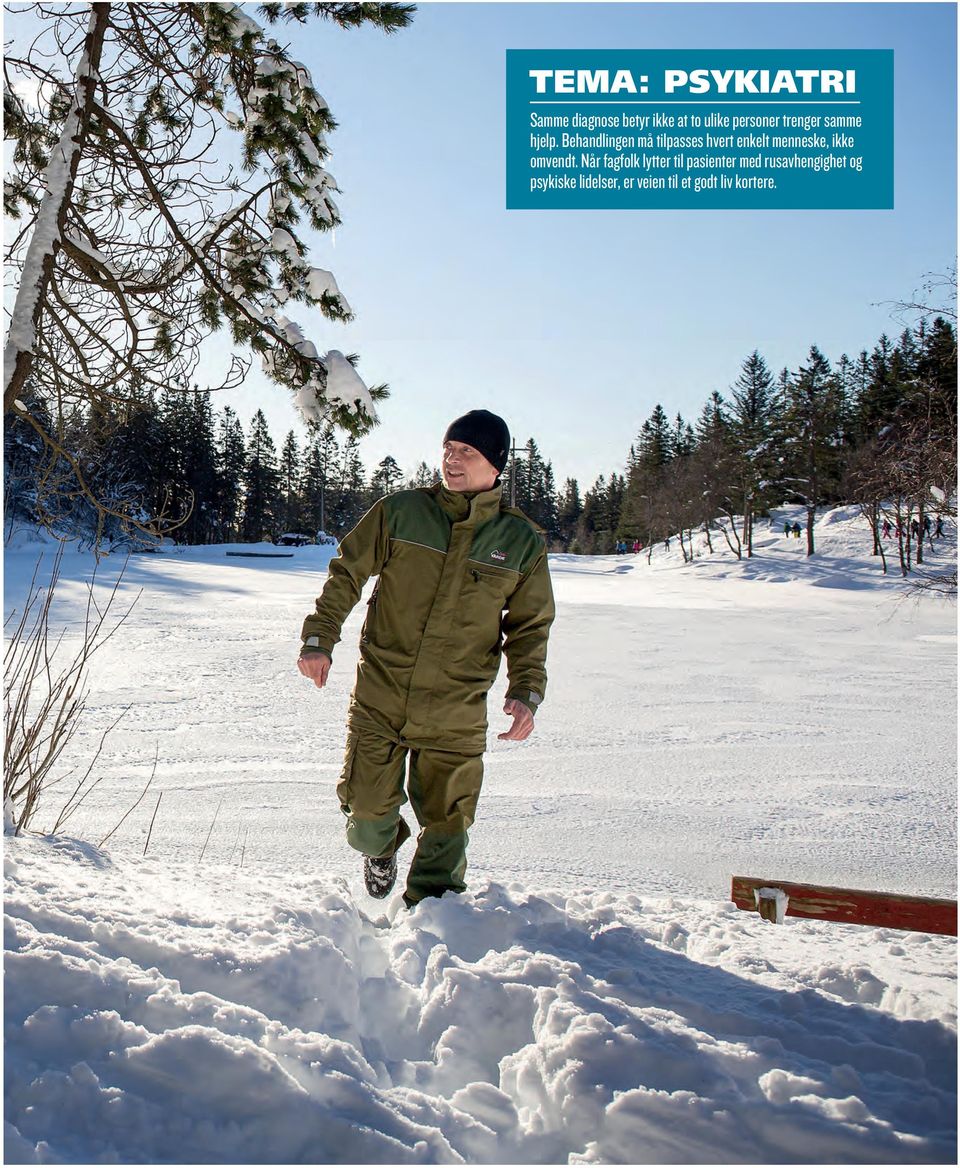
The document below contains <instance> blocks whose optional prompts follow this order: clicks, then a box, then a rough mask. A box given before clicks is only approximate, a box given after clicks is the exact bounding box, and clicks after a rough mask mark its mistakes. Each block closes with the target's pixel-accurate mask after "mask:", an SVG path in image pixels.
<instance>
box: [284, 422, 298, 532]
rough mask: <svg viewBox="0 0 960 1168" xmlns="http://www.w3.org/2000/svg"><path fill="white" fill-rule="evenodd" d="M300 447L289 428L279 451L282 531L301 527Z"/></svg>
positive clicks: (291, 530)
mask: <svg viewBox="0 0 960 1168" xmlns="http://www.w3.org/2000/svg"><path fill="white" fill-rule="evenodd" d="M300 475H301V470H300V447H299V446H298V444H297V436H296V434H294V432H293V431H292V430H291V431H290V432H289V433H288V434H287V436H286V438H285V439H284V441H283V448H282V449H281V451H280V471H279V476H280V477H279V486H280V517H279V518H280V526H281V527H282V528H283V530H284V531H290V532H298V531H300V530H301V528H302V527H303V522H302V520H301V518H300V511H301V506H300Z"/></svg>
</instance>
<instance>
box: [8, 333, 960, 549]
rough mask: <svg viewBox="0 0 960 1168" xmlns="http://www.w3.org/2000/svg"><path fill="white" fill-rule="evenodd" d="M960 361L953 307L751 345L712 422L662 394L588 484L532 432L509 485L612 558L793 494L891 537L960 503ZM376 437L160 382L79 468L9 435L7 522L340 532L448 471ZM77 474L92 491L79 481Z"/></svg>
mask: <svg viewBox="0 0 960 1168" xmlns="http://www.w3.org/2000/svg"><path fill="white" fill-rule="evenodd" d="M956 363H957V348H956V334H955V330H954V327H953V325H952V323H951V322H950V321H948V320H947V319H946V318H945V316H943V315H938V316H935V317H933V318H932V319H927V318H924V319H922V320H921V322H920V323H919V324H918V325H917V326H916V327H913V328H907V329H905V330H904V331H903V332H902V333H901V335H900V336H899V338H898V339H897V340H896V341H892V340H891V339H890V338H889V337H887V336H881V337H880V339H879V340H878V342H877V344H876V345H875V346H874V348H873V350H872V352H867V351H863V352H861V353H860V354H859V356H858V357H857V358H856V359H851V358H849V357H848V356H846V355H843V356H841V357H840V358H839V359H838V360H837V361H835V362H833V363H831V361H830V360H829V359H828V358H827V357H826V356H825V355H824V354H823V353H822V352H821V351H820V349H819V348H817V347H816V346H812V347H811V348H810V350H809V353H808V355H807V358H806V360H805V362H804V363H803V364H801V365H800V367H799V368H797V369H795V370H788V369H783V370H780V371H779V372H777V373H774V372H773V371H772V370H771V369H770V368H769V367H768V365H767V363H766V361H765V360H764V358H763V356H762V354H761V353H760V352H758V351H754V352H752V353H750V354H748V355H747V356H746V357H745V358H744V360H743V362H742V365H741V368H740V371H739V375H738V376H737V378H736V379H735V381H734V383H733V384H732V385H731V386H729V388H728V389H727V391H726V392H724V393H721V392H719V391H713V392H712V393H710V394H709V396H708V397H707V400H706V401H705V402H704V405H703V408H702V409H701V411H700V413H699V415H698V416H697V417H695V418H689V419H688V418H684V417H682V416H681V415H680V414H679V413H675V412H673V411H672V410H671V409H670V408H669V404H667V403H658V404H657V405H655V407H654V408H653V410H652V411H651V413H650V415H649V416H648V417H647V418H645V419H643V420H642V421H640V422H639V425H638V432H637V435H636V439H635V441H634V443H633V444H632V445H631V446H630V448H629V450H625V451H624V463H623V465H622V466H621V467H617V468H608V469H606V470H605V471H603V472H602V473H599V474H598V476H597V478H596V479H595V480H594V481H593V482H592V483H590V484H589V485H584V484H581V483H579V482H577V480H576V479H572V478H566V479H565V480H564V481H563V483H562V485H561V484H558V482H557V480H556V475H555V471H554V467H553V463H552V461H551V460H550V458H549V456H548V453H547V452H545V451H542V450H541V448H540V446H539V444H538V442H537V441H536V438H535V437H534V436H531V437H529V438H528V439H527V441H526V444H525V445H524V446H523V447H522V448H519V449H518V453H517V457H516V459H515V460H514V462H513V463H512V465H511V466H508V469H507V472H506V473H505V475H504V489H505V491H507V492H510V491H511V490H513V491H514V492H515V498H516V505H517V506H519V507H520V508H521V509H522V510H523V511H524V512H525V513H526V514H527V515H529V516H530V517H531V518H532V519H533V520H535V521H536V522H537V523H538V524H539V525H540V526H541V527H542V528H543V529H544V531H545V532H546V533H547V536H548V539H549V543H550V547H551V549H552V550H554V551H566V552H572V553H575V554H577V553H580V554H605V553H611V552H613V551H615V550H616V549H617V546H618V543H620V541H626V543H627V545H628V546H629V547H634V546H641V547H643V548H647V549H648V548H651V547H652V546H653V545H655V544H656V543H657V542H659V541H663V540H666V539H667V538H669V537H676V536H677V535H679V538H680V541H681V546H682V547H683V549H684V555H685V556H686V555H687V554H688V550H689V554H690V556H691V557H692V555H693V551H692V548H693V534H694V533H695V532H702V533H705V534H706V536H707V539H708V540H711V541H712V540H714V539H716V540H720V541H722V542H723V543H725V544H726V545H728V546H729V548H730V550H731V551H733V552H734V553H735V554H736V555H737V556H749V555H750V554H751V552H752V546H751V543H752V530H753V523H754V521H755V519H756V518H757V517H758V516H763V515H764V514H765V513H767V511H768V509H769V508H770V507H772V506H775V505H778V504H780V503H783V502H792V503H799V504H802V505H804V506H805V507H806V509H807V513H808V516H809V529H808V542H809V546H808V549H807V550H808V552H809V553H810V554H813V552H814V551H815V547H814V545H813V517H814V515H815V511H816V509H817V508H822V507H824V506H830V505H837V504H840V503H858V504H859V505H860V506H861V507H862V508H863V511H864V514H865V515H867V516H868V517H869V518H871V520H872V522H873V526H874V531H875V536H876V538H877V540H878V541H879V528H880V524H881V523H882V522H883V518H884V516H887V517H889V515H890V514H891V508H892V509H893V512H892V513H894V514H896V515H897V516H899V517H901V518H902V519H903V525H904V527H907V525H908V524H909V522H910V519H911V517H913V516H916V515H918V514H919V515H921V517H922V513H923V512H924V510H926V511H927V513H929V512H930V511H931V510H934V509H936V510H938V511H943V512H949V513H952V511H950V508H951V507H952V505H953V502H954V476H955V474H956V430H957V399H956V378H957V364H956ZM25 400H26V402H27V405H28V407H29V409H30V410H31V411H32V412H33V413H34V415H35V416H40V417H43V415H44V413H45V411H46V409H47V407H46V405H45V403H44V401H43V400H42V398H40V397H39V395H32V396H31V395H30V392H29V386H28V387H27V390H26V396H25ZM362 443H363V439H362V438H358V437H356V436H352V435H348V434H344V433H343V432H342V431H341V432H339V433H338V432H337V431H335V430H334V429H333V428H332V427H327V428H326V429H324V428H321V427H319V426H315V425H314V426H312V427H310V428H309V429H308V432H307V434H306V437H298V436H297V435H296V434H295V433H294V432H293V431H291V432H289V433H288V434H286V435H285V436H284V437H283V438H282V440H279V441H278V439H277V437H276V436H274V435H272V434H271V433H270V432H269V428H268V425H267V422H266V419H265V417H264V415H263V413H262V412H261V411H258V412H257V413H256V414H255V415H254V417H253V418H252V419H250V421H249V422H248V423H247V425H246V426H245V425H244V424H243V422H242V420H241V419H240V418H239V417H238V416H237V414H236V413H235V412H234V411H233V410H232V409H231V408H230V407H229V406H227V407H224V408H222V409H220V410H216V409H215V408H214V404H213V395H211V393H209V392H206V391H203V390H200V389H199V388H193V389H183V388H170V389H166V390H164V391H162V392H160V393H148V394H145V395H143V396H142V397H140V398H139V399H138V400H137V401H136V402H135V403H134V404H128V405H126V406H125V407H124V409H123V412H122V413H121V414H119V415H118V414H115V413H111V412H109V411H104V410H103V409H102V408H100V409H93V408H91V409H88V410H86V411H83V412H80V413H77V414H76V415H75V416H74V419H73V422H72V425H71V426H70V428H69V429H68V430H67V431H66V432H65V434H64V444H65V445H66V446H67V448H68V449H69V450H70V451H71V452H72V453H73V456H74V457H73V461H74V463H75V465H70V464H68V463H67V462H65V461H63V460H62V459H57V458H53V459H52V460H51V456H50V455H49V453H48V452H47V450H46V449H45V448H44V445H43V444H42V443H41V442H40V441H39V440H38V439H37V436H36V433H35V431H34V430H33V429H31V427H29V426H27V425H25V424H24V423H23V422H22V421H20V420H18V419H17V418H12V419H8V423H7V426H6V429H5V433H4V455H5V463H4V468H5V469H4V479H5V509H6V515H5V518H6V522H7V526H8V530H9V528H10V526H11V525H15V524H16V523H17V522H18V521H21V522H30V523H39V524H44V525H46V526H48V527H50V528H51V529H53V530H56V531H58V532H59V533H61V534H62V533H70V534H73V535H75V536H77V535H79V536H80V537H81V538H83V537H86V538H88V539H90V540H91V541H93V540H94V539H96V538H97V532H98V523H99V525H100V538H102V539H106V540H108V541H114V542H116V541H123V540H125V539H128V538H130V529H129V525H125V524H124V523H122V522H121V521H120V520H119V519H118V520H116V521H114V522H112V523H111V521H109V520H108V522H107V525H106V527H105V528H104V527H103V525H102V516H100V515H98V514H97V512H95V511H94V509H93V508H92V507H91V505H90V502H89V498H88V494H89V493H92V494H93V495H94V496H95V497H97V498H98V499H100V500H104V501H106V502H107V503H108V504H109V505H110V507H111V509H112V510H113V511H116V512H118V513H121V514H122V513H128V514H131V515H133V516H134V517H135V518H136V519H137V520H138V522H140V523H142V524H148V525H149V524H150V523H153V522H155V521H157V520H162V521H163V523H164V524H165V525H166V526H167V528H168V530H169V534H170V535H171V536H172V538H174V539H175V540H176V541H177V542H180V543H189V544H202V543H220V542H234V541H260V540H275V539H277V538H279V537H280V536H281V535H282V534H284V533H288V532H302V533H305V534H307V535H310V536H316V534H317V533H318V532H321V531H322V532H327V533H330V534H332V535H333V536H334V537H339V536H342V535H343V534H345V533H346V532H347V531H349V530H350V528H351V527H352V526H353V524H354V523H356V521H357V520H358V519H359V517H360V516H361V515H362V514H363V512H364V511H365V510H366V509H367V508H368V507H369V506H370V505H371V504H372V503H373V502H374V501H375V500H376V499H378V498H380V497H381V496H383V495H385V494H388V493H390V492H392V491H396V490H400V489H403V488H406V487H417V486H427V485H429V484H430V483H433V482H435V481H436V480H437V479H438V478H439V471H438V469H437V468H436V467H431V466H428V465H426V464H425V463H421V464H420V465H419V466H410V465H405V463H404V460H403V456H402V452H398V456H397V457H396V458H394V457H393V456H387V457H386V458H384V459H383V460H382V461H380V462H379V463H378V464H377V465H376V466H372V467H371V466H367V465H365V464H364V461H363V456H362ZM80 468H82V473H83V475H84V477H85V480H86V483H85V485H86V487H88V488H89V492H87V491H84V490H83V489H82V487H81V484H80V483H79V482H78V481H77V471H78V469H80ZM512 480H513V481H512ZM931 491H932V492H933V493H932V494H931ZM938 500H940V501H941V502H942V506H938V505H937V501H938ZM724 517H726V518H727V519H728V520H729V522H722V520H723V519H724ZM718 519H720V520H721V522H720V523H717V522H716V521H717V520H718ZM174 524H178V525H177V526H172V525H174ZM907 542H908V546H907V549H906V552H907V556H908V557H909V555H910V549H909V541H907ZM711 546H712V543H711Z"/></svg>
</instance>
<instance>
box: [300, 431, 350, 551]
mask: <svg viewBox="0 0 960 1168" xmlns="http://www.w3.org/2000/svg"><path fill="white" fill-rule="evenodd" d="M312 433H313V439H312V441H311V443H310V445H309V447H308V448H307V454H306V457H305V459H304V465H303V479H302V482H301V485H300V498H301V502H302V506H303V516H304V519H303V522H304V527H305V529H306V530H308V531H313V532H316V533H317V534H318V535H320V534H323V535H326V533H327V526H328V522H327V520H328V510H327V508H328V502H329V491H330V484H331V483H332V482H334V480H335V478H336V473H337V469H336V468H337V466H338V464H339V458H340V448H339V446H338V445H337V439H336V436H335V434H334V431H333V427H332V426H326V427H325V428H324V429H323V430H317V429H316V428H314V430H313V431H312Z"/></svg>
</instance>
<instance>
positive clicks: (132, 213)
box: [4, 3, 412, 439]
mask: <svg viewBox="0 0 960 1168" xmlns="http://www.w3.org/2000/svg"><path fill="white" fill-rule="evenodd" d="M411 11H412V9H410V8H409V7H407V6H404V5H398V4H382V5H376V6H372V5H360V4H336V5H335V4H285V5H279V4H267V5H261V6H259V8H258V10H257V15H258V16H259V17H261V18H262V19H263V20H264V21H265V23H264V24H261V23H258V21H257V20H256V19H254V18H253V17H252V16H251V15H249V13H248V12H246V11H244V10H242V9H241V8H240V7H239V6H238V5H236V4H233V3H197V4H159V5H158V4H150V3H127V4H92V5H72V6H65V5H61V6H50V7H46V6H32V9H31V20H32V21H33V22H34V24H33V25H32V26H31V39H30V41H29V44H27V41H26V32H24V33H23V34H22V35H21V39H18V30H17V27H16V16H17V14H16V12H13V13H11V14H10V15H9V16H8V26H7V33H8V37H12V41H11V45H10V46H9V48H10V51H9V52H8V54H7V56H6V58H5V61H4V107H5V112H6V114H7V133H8V134H11V135H12V136H13V137H14V139H15V148H14V154H13V163H12V168H11V173H10V175H9V176H8V181H7V183H6V184H5V188H4V201H5V208H6V210H7V213H8V214H9V215H10V216H11V217H12V218H13V219H14V220H19V223H17V224H16V227H17V228H18V229H19V230H18V233H16V235H15V238H14V239H13V242H12V244H11V245H10V246H9V248H8V252H7V256H6V259H7V263H8V270H12V271H14V272H15V273H16V272H19V281H18V292H17V298H16V303H15V305H14V309H13V313H12V316H11V319H10V324H9V328H8V333H7V338H6V343H5V354H4V357H5V363H6V369H7V374H6V383H5V398H4V405H5V411H8V410H10V409H12V408H13V402H14V401H15V400H17V399H21V400H22V399H23V398H24V394H23V392H22V390H23V387H24V385H25V384H26V383H27V381H28V380H29V383H30V386H31V391H32V393H34V394H39V395H40V396H41V397H43V398H44V399H45V400H46V401H48V402H52V403H56V408H57V411H58V412H59V415H60V417H59V419H57V418H55V419H54V425H55V427H56V424H57V422H58V421H62V420H63V418H64V417H69V416H70V414H71V413H72V412H76V411H78V410H79V411H84V410H87V409H90V408H93V409H96V410H98V411H100V412H101V413H105V414H106V413H109V412H111V411H113V412H115V413H121V414H122V412H123V411H124V410H125V409H129V408H131V407H132V406H135V404H136V403H137V401H138V400H139V399H140V398H141V397H142V395H143V394H144V393H145V392H149V391H150V390H151V389H161V388H164V387H169V386H171V385H180V386H186V385H189V384H190V383H191V380H192V378H193V375H194V372H195V370H196V367H197V363H198V360H199V357H200V346H201V344H202V342H203V341H204V340H205V338H206V337H207V336H209V335H210V333H211V332H214V331H216V330H218V329H224V328H225V329H228V330H229V332H230V334H231V337H232V341H233V343H234V345H235V346H236V349H237V350H238V351H237V352H235V353H234V354H233V360H232V364H231V367H230V369H229V371H228V372H227V373H226V374H225V379H224V384H231V383H237V382H238V381H239V380H241V379H242V378H243V376H244V374H245V372H246V369H247V367H248V366H249V358H246V359H245V358H243V357H242V355H241V353H242V350H243V349H244V348H247V349H249V350H251V351H252V353H253V355H254V356H255V357H256V358H257V359H259V360H260V361H261V362H262V364H263V366H264V368H265V369H266V371H267V373H268V375H269V376H270V377H271V378H272V380H274V381H275V382H276V383H277V384H278V385H281V386H283V387H285V388H286V389H288V390H289V391H290V392H291V393H292V395H293V396H294V400H295V401H296V402H297V404H298V406H299V407H300V409H301V411H302V412H303V414H304V416H305V417H306V418H308V419H309V420H312V421H324V422H330V423H333V424H335V425H337V426H339V427H341V428H342V429H344V430H346V431H347V432H349V433H352V434H360V433H363V432H364V431H365V430H366V429H368V428H369V427H370V426H371V425H373V424H374V423H375V422H376V409H375V403H376V401H377V400H379V399H382V398H383V397H385V396H386V387H385V386H377V387H373V388H368V387H367V386H366V385H365V384H364V382H363V380H362V379H361V377H360V376H359V374H357V373H356V372H355V370H354V369H353V365H352V363H351V362H347V361H346V359H345V358H343V357H342V355H341V354H340V352H339V350H338V349H337V348H335V347H332V346H331V345H330V343H329V341H326V340H325V338H324V322H332V323H336V322H340V321H346V320H349V319H351V315H352V313H351V308H350V305H349V303H348V302H347V300H346V298H345V297H344V296H343V294H342V293H341V291H340V289H339V287H338V285H337V281H336V278H335V276H334V275H333V273H332V272H329V271H327V270H326V269H325V268H323V267H320V266H318V265H316V264H314V263H312V262H311V261H310V258H309V241H308V240H307V239H306V237H305V234H304V226H305V225H306V226H309V227H310V228H312V229H313V230H314V231H316V232H326V231H329V230H330V229H331V228H333V227H335V226H336V225H338V224H339V223H340V214H339V210H338V208H337V204H336V202H335V201H334V198H333V194H334V193H335V192H336V191H337V185H336V180H335V179H334V178H333V176H332V175H331V174H330V172H329V170H328V169H327V162H328V159H329V156H330V148H329V145H328V141H327V135H328V134H329V133H330V132H331V131H332V130H333V129H334V128H335V127H336V122H335V121H334V119H333V117H332V115H331V113H330V110H329V108H328V106H327V102H326V101H325V100H324V98H323V97H322V96H321V95H320V93H319V92H318V91H317V89H316V88H315V86H314V83H313V79H312V77H311V74H310V71H309V69H308V68H307V67H306V66H305V65H304V64H303V63H301V62H299V61H296V60H294V59H292V57H291V56H290V53H289V50H288V46H287V45H285V44H283V43H281V42H280V40H278V39H276V38H275V37H274V36H272V35H271V34H270V32H269V31H268V30H267V23H272V24H276V23H278V22H286V23H290V22H294V23H297V22H299V23H303V22H305V21H307V20H308V19H309V18H310V17H311V16H319V17H321V18H325V19H329V20H333V21H335V22H336V23H338V24H340V25H342V26H344V27H350V26H354V25H359V24H362V23H373V24H375V25H377V26H378V27H380V28H382V29H383V30H384V31H387V32H389V31H392V30H394V29H397V28H401V27H403V26H404V25H406V24H407V23H408V22H409V20H410V14H411ZM38 21H39V23H40V25H41V31H40V33H39V35H36V36H34V35H33V31H34V26H35V23H36V22H38ZM294 305H298V306H299V309H300V311H298V312H296V313H295V312H294ZM311 312H314V313H315V314H316V315H315V316H314V317H311ZM353 360H355V358H353ZM55 437H56V434H51V435H50V438H51V439H55Z"/></svg>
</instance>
